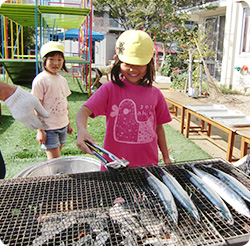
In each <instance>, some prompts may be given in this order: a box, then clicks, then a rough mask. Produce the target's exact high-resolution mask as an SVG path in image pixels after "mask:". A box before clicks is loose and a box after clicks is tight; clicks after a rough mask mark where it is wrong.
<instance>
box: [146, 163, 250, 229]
mask: <svg viewBox="0 0 250 246" xmlns="http://www.w3.org/2000/svg"><path fill="white" fill-rule="evenodd" d="M187 166H189V167H190V168H191V169H192V171H193V172H191V171H189V170H187V169H186V168H184V167H183V166H180V167H178V168H180V169H182V170H183V171H184V173H185V175H186V177H187V178H188V180H189V181H191V182H192V183H193V185H194V186H195V187H197V188H198V189H199V190H200V191H201V192H202V193H203V194H204V195H205V196H206V197H207V198H208V200H209V201H210V202H211V203H212V204H213V205H214V206H215V207H216V208H217V209H218V211H219V214H220V216H221V218H223V219H224V220H225V221H226V223H228V224H230V225H232V224H233V223H234V219H233V216H232V214H231V212H230V210H229V209H228V207H227V205H226V203H228V204H229V205H230V206H231V207H232V208H234V209H235V211H237V212H238V213H240V214H242V215H244V216H246V217H247V218H250V210H249V208H248V206H247V204H246V202H245V201H244V200H246V201H248V202H250V191H249V190H248V189H247V188H246V187H245V186H244V185H243V184H242V183H241V182H239V181H238V180H237V179H236V178H234V177H232V176H231V175H229V174H227V173H225V172H223V171H221V170H219V169H216V168H213V167H212V166H210V165H203V167H205V168H207V169H208V170H210V171H211V172H212V173H213V175H212V174H210V173H209V172H205V171H203V170H201V169H198V168H196V167H195V166H194V164H193V165H188V164H187ZM158 169H159V170H160V176H161V178H162V181H163V182H162V181H161V180H160V179H158V178H157V177H156V176H154V175H153V174H152V173H151V172H150V171H148V170H147V169H146V168H144V170H145V174H146V177H147V181H148V184H149V185H150V187H151V188H152V189H153V190H154V191H155V192H156V193H157V195H158V197H159V198H160V199H161V201H162V203H163V205H164V207H165V209H166V210H167V212H168V214H169V215H170V217H171V218H172V220H173V221H174V223H176V224H177V223H178V211H177V207H176V204H175V200H174V197H175V198H176V199H177V200H178V201H179V202H180V203H181V205H182V206H183V207H184V208H185V209H186V210H187V211H188V212H189V213H190V214H191V215H192V216H193V217H194V218H195V219H196V220H198V221H199V220H200V216H199V213H198V210H197V208H196V206H195V204H194V203H193V201H192V200H191V198H190V197H189V195H188V194H187V192H186V191H185V190H184V189H183V187H182V186H181V185H180V184H179V182H178V181H177V180H176V179H175V178H174V177H173V176H172V175H171V174H170V173H169V172H167V171H165V170H164V169H163V168H161V167H158ZM224 201H225V202H226V203H225V202H224Z"/></svg>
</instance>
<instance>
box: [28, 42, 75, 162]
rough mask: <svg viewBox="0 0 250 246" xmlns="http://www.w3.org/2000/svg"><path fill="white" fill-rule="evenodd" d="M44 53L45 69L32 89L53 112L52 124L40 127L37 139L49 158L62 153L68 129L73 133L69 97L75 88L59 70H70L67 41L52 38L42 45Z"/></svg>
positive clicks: (42, 53)
mask: <svg viewBox="0 0 250 246" xmlns="http://www.w3.org/2000/svg"><path fill="white" fill-rule="evenodd" d="M40 53H41V57H42V59H43V63H42V64H43V67H44V71H42V72H41V73H39V74H38V75H37V76H36V77H35V78H34V80H33V82H32V91H31V92H32V94H33V95H35V96H36V97H37V98H38V99H39V100H40V101H41V104H42V105H43V107H44V108H45V109H46V110H47V111H48V112H49V117H48V118H44V121H45V123H46V124H47V125H48V126H49V128H48V129H46V130H43V129H38V130H37V137H36V139H37V141H38V143H40V144H41V148H42V149H45V151H46V154H47V158H48V159H53V158H58V157H60V155H61V150H62V147H63V145H64V144H65V143H66V136H67V133H68V134H72V133H73V128H72V126H71V125H70V122H69V108H68V101H67V97H68V96H69V95H70V94H71V92H70V89H69V87H68V83H67V80H66V79H65V78H64V77H63V76H61V75H60V74H58V71H59V70H64V71H66V72H68V69H67V67H66V65H65V59H64V46H63V44H61V43H59V42H55V41H50V42H48V43H46V44H44V45H43V46H42V47H41V51H40Z"/></svg>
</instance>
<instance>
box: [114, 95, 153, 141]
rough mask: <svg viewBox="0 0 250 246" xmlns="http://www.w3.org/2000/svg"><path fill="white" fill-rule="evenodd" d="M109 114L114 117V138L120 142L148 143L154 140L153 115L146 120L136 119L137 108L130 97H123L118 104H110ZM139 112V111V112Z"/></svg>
mask: <svg viewBox="0 0 250 246" xmlns="http://www.w3.org/2000/svg"><path fill="white" fill-rule="evenodd" d="M112 110H113V111H112V112H111V114H110V115H111V116H112V117H115V122H114V139H115V140H116V141H117V142H121V143H130V144H133V143H135V144H136V143H149V142H151V141H153V140H154V135H155V134H154V131H153V116H152V115H151V116H150V110H148V111H149V113H148V114H149V117H148V118H147V120H146V121H139V120H138V117H137V116H138V113H139V112H138V109H137V108H136V104H135V102H134V101H133V100H131V99H124V100H123V101H121V103H120V105H119V106H118V107H117V105H113V106H112ZM140 113H141V112H140Z"/></svg>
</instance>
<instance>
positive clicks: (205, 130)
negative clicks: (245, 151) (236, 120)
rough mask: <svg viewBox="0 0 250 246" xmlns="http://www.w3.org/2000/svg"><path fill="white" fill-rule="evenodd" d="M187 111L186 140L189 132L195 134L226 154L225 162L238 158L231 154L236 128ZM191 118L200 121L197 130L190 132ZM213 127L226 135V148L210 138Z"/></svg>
mask: <svg viewBox="0 0 250 246" xmlns="http://www.w3.org/2000/svg"><path fill="white" fill-rule="evenodd" d="M186 110H187V118H186V132H185V136H186V137H187V138H188V137H189V133H190V132H196V133H198V134H200V135H202V136H203V137H205V138H206V139H208V140H209V141H210V142H212V143H213V144H215V145H216V146H217V147H219V148H221V149H223V150H224V151H225V152H226V153H227V154H226V160H227V161H229V162H231V161H232V160H233V156H234V157H236V158H237V159H238V158H239V157H238V156H236V155H234V154H233V147H234V138H235V135H236V128H232V127H228V126H226V125H223V124H221V123H219V122H217V121H216V120H213V119H211V118H208V117H206V116H204V115H202V114H199V113H198V112H196V111H194V110H191V109H188V108H187V109H186ZM191 116H194V117H196V118H198V119H199V120H200V125H198V127H197V130H191V127H190V123H191ZM205 123H207V126H206V127H205ZM212 126H214V127H216V128H218V129H220V130H222V131H223V132H225V133H227V134H228V139H227V148H225V147H224V146H222V145H220V144H219V143H217V142H216V141H215V140H214V139H213V138H212V137H211V127H212Z"/></svg>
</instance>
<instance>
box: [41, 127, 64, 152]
mask: <svg viewBox="0 0 250 246" xmlns="http://www.w3.org/2000/svg"><path fill="white" fill-rule="evenodd" d="M67 130H68V126H65V127H63V128H61V129H56V130H45V133H46V143H45V144H42V145H41V149H55V148H58V147H60V146H61V145H62V144H65V143H66V138H67Z"/></svg>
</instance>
